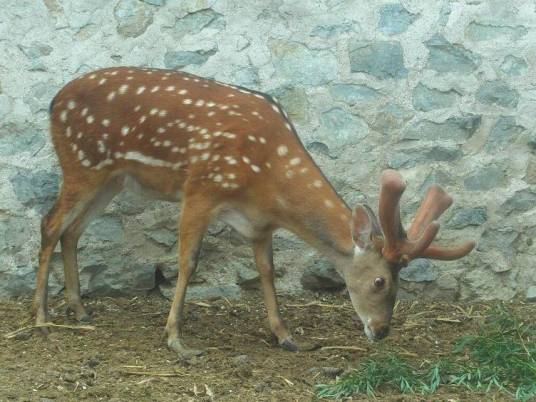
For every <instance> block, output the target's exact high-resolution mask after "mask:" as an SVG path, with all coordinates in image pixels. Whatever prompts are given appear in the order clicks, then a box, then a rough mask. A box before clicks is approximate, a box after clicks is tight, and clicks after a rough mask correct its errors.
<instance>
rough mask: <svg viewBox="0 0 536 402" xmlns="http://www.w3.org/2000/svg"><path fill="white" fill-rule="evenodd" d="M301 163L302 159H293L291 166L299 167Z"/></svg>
mask: <svg viewBox="0 0 536 402" xmlns="http://www.w3.org/2000/svg"><path fill="white" fill-rule="evenodd" d="M300 163H301V159H300V158H292V159H291V160H290V164H291V166H297V165H299V164H300Z"/></svg>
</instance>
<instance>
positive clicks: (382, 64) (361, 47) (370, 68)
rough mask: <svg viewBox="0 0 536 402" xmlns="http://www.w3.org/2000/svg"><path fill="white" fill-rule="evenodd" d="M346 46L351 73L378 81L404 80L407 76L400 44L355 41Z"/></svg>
mask: <svg viewBox="0 0 536 402" xmlns="http://www.w3.org/2000/svg"><path fill="white" fill-rule="evenodd" d="M348 46H349V56H350V71H351V72H352V73H366V74H370V75H372V76H374V77H376V78H378V79H380V80H385V79H389V78H396V79H398V78H405V77H406V76H407V75H408V70H407V69H406V67H405V66H404V50H403V49H402V46H401V45H400V42H396V41H379V42H362V41H359V40H357V41H352V42H350V43H349V45H348Z"/></svg>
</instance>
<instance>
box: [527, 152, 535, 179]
mask: <svg viewBox="0 0 536 402" xmlns="http://www.w3.org/2000/svg"><path fill="white" fill-rule="evenodd" d="M524 179H525V181H526V182H527V183H529V184H536V157H534V156H532V157H530V158H529V163H528V164H527V170H526V171H525V177H524Z"/></svg>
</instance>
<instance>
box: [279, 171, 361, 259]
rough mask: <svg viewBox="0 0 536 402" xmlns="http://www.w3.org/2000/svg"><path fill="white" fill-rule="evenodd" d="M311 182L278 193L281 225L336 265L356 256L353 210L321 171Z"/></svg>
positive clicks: (306, 181)
mask: <svg viewBox="0 0 536 402" xmlns="http://www.w3.org/2000/svg"><path fill="white" fill-rule="evenodd" d="M317 173H318V174H317V175H316V176H315V178H314V180H311V179H310V178H309V179H308V180H304V181H303V182H301V183H295V184H296V185H294V186H289V187H286V188H285V191H284V192H281V193H279V194H280V195H279V196H277V199H276V202H277V204H278V210H279V211H278V212H279V213H278V215H279V225H280V226H282V227H283V228H285V229H287V230H289V231H291V232H293V233H294V234H296V235H297V236H298V237H300V238H301V239H303V240H304V241H306V242H307V243H309V244H310V245H312V246H313V247H314V248H316V249H317V250H318V251H320V252H321V253H322V254H324V255H326V256H327V257H329V258H331V259H332V260H334V261H335V262H338V261H344V260H347V259H348V257H351V256H352V255H353V254H354V243H353V241H352V236H351V230H350V224H351V219H352V213H351V210H350V209H349V208H348V206H347V205H346V204H345V202H344V201H343V200H342V199H341V198H340V197H339V195H338V194H337V193H336V191H335V190H334V189H333V187H332V186H331V184H330V183H329V182H328V181H327V180H326V179H325V177H324V176H323V175H322V173H321V172H320V171H319V170H318V171H317Z"/></svg>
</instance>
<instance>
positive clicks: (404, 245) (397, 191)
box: [379, 170, 475, 264]
mask: <svg viewBox="0 0 536 402" xmlns="http://www.w3.org/2000/svg"><path fill="white" fill-rule="evenodd" d="M380 183H381V188H380V201H379V204H380V205H379V217H380V224H381V227H382V230H383V234H384V243H383V249H382V254H383V256H384V258H385V259H386V260H388V261H390V262H393V263H402V264H407V263H408V262H409V261H410V260H413V259H415V258H419V257H426V258H434V259H441V260H454V259H457V258H461V257H463V256H464V255H466V254H468V253H469V252H470V251H471V250H472V249H473V247H474V246H475V243H474V242H473V241H469V242H466V243H464V244H462V245H460V246H457V247H454V248H444V247H439V246H436V245H432V241H433V240H434V238H435V237H436V236H437V233H438V231H439V223H437V222H436V221H435V219H437V218H439V216H441V214H442V213H443V212H445V210H447V208H448V207H450V205H451V204H452V198H451V197H450V196H449V195H448V194H447V193H446V192H445V190H443V189H442V188H441V187H440V186H437V185H434V186H432V187H430V189H429V190H428V192H427V193H426V196H425V197H424V200H423V202H422V204H421V206H420V207H419V209H418V211H417V213H416V215H415V218H414V220H413V223H412V224H411V226H410V229H409V231H408V232H407V234H406V232H405V230H404V227H403V226H402V222H401V219H400V205H399V202H400V198H401V197H402V193H403V192H404V190H405V189H406V183H405V182H404V180H403V179H402V176H401V175H400V174H399V173H398V172H396V171H394V170H385V171H384V172H383V173H382V176H381V180H380Z"/></svg>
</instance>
